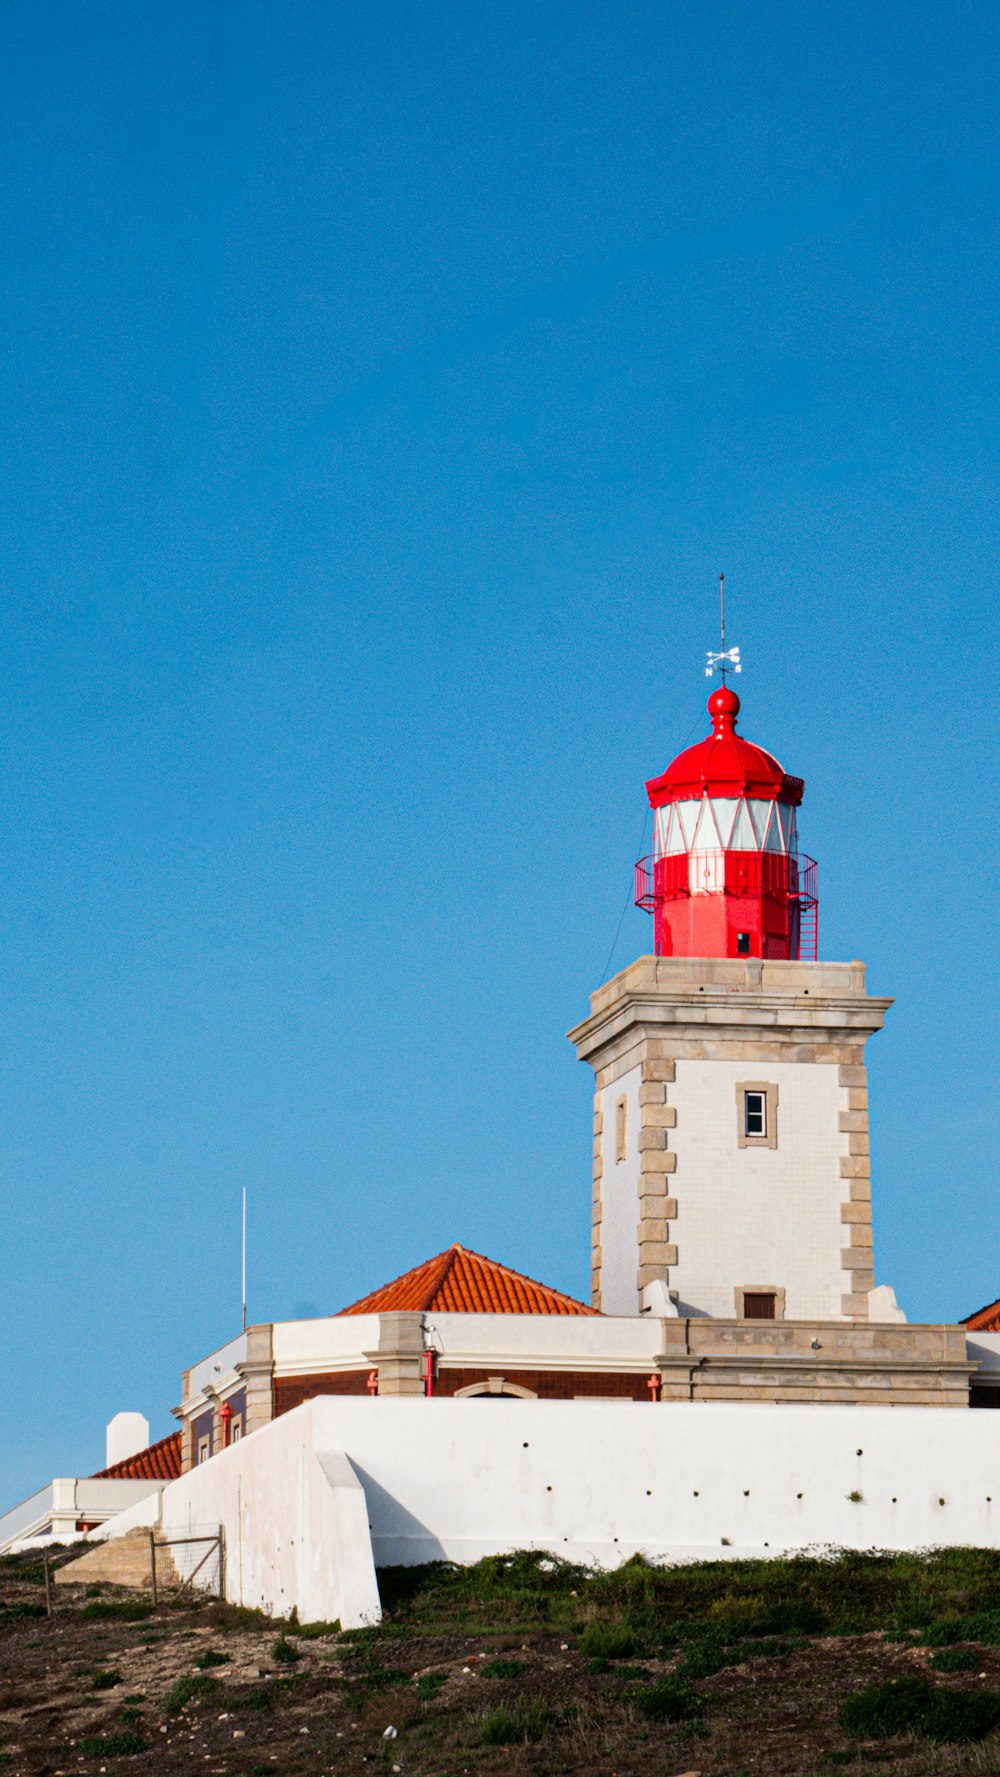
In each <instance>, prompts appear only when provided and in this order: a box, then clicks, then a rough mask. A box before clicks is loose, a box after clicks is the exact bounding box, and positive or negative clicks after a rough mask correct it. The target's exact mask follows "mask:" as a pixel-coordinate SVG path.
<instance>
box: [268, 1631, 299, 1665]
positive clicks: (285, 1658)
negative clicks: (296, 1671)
mask: <svg viewBox="0 0 1000 1777" xmlns="http://www.w3.org/2000/svg"><path fill="white" fill-rule="evenodd" d="M271 1652H272V1654H273V1655H274V1658H275V1659H276V1660H277V1661H278V1664H279V1665H281V1666H291V1665H293V1664H294V1662H295V1661H296V1660H301V1658H302V1655H301V1654H300V1653H299V1650H298V1648H297V1647H296V1646H295V1643H294V1641H289V1640H288V1637H287V1636H286V1635H279V1636H278V1639H277V1641H276V1642H275V1644H274V1646H273V1648H272V1649H271Z"/></svg>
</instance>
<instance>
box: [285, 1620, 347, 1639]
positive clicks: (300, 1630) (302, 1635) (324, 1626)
mask: <svg viewBox="0 0 1000 1777" xmlns="http://www.w3.org/2000/svg"><path fill="white" fill-rule="evenodd" d="M285 1633H286V1634H287V1635H297V1636H298V1638H299V1640H300V1641H319V1640H320V1639H321V1637H322V1636H324V1635H339V1634H340V1633H341V1628H340V1618H339V1617H337V1618H335V1620H334V1621H333V1622H332V1623H323V1622H318V1623H295V1624H292V1623H289V1624H288V1625H287V1627H286V1630H285Z"/></svg>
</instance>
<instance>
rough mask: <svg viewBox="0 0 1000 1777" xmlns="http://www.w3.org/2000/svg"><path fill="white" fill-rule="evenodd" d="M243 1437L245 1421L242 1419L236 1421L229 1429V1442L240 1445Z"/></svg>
mask: <svg viewBox="0 0 1000 1777" xmlns="http://www.w3.org/2000/svg"><path fill="white" fill-rule="evenodd" d="M242 1436H243V1421H242V1420H241V1419H234V1420H233V1423H232V1425H231V1426H230V1428H229V1442H230V1443H231V1444H238V1443H239V1441H240V1439H241V1437H242Z"/></svg>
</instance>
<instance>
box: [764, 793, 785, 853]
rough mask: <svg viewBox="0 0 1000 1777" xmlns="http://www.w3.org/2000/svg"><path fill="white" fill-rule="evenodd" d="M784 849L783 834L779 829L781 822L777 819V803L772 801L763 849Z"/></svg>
mask: <svg viewBox="0 0 1000 1777" xmlns="http://www.w3.org/2000/svg"><path fill="white" fill-rule="evenodd" d="M784 849H785V836H784V834H783V833H782V831H781V822H780V820H779V819H778V804H777V803H776V802H772V804H771V819H770V820H769V822H768V824H767V838H766V839H765V841H764V850H765V851H784Z"/></svg>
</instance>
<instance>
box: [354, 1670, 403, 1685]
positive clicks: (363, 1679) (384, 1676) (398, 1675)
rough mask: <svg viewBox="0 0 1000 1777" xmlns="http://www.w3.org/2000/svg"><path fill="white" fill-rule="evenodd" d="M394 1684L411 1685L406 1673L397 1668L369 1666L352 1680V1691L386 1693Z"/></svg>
mask: <svg viewBox="0 0 1000 1777" xmlns="http://www.w3.org/2000/svg"><path fill="white" fill-rule="evenodd" d="M394 1684H409V1679H408V1678H407V1676H406V1673H405V1672H400V1671H399V1668H398V1667H396V1666H368V1667H366V1669H365V1670H364V1671H363V1672H359V1673H358V1676H357V1678H355V1679H352V1681H351V1689H352V1690H354V1691H385V1690H388V1689H389V1687H390V1686H391V1685H394Z"/></svg>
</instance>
